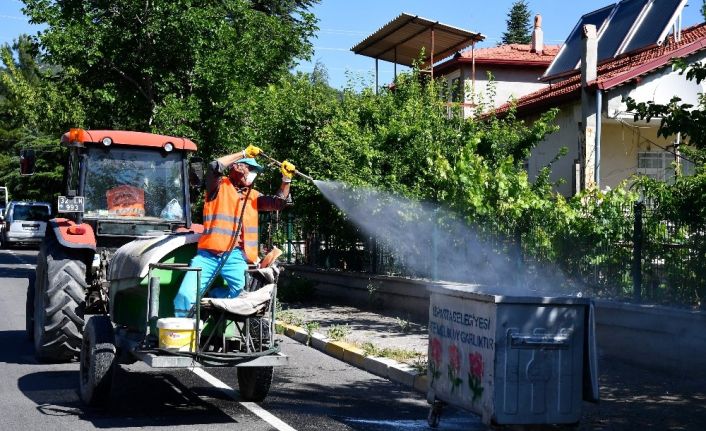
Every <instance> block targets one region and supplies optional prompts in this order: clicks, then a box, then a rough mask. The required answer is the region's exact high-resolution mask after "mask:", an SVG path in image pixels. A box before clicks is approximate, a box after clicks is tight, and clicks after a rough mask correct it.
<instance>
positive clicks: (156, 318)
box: [80, 233, 287, 405]
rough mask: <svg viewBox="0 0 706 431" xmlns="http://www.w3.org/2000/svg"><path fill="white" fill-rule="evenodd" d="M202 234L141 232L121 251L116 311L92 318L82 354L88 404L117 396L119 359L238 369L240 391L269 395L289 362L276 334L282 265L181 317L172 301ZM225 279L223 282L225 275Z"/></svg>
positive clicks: (257, 397)
mask: <svg viewBox="0 0 706 431" xmlns="http://www.w3.org/2000/svg"><path fill="white" fill-rule="evenodd" d="M198 237H199V235H198V234H196V233H177V234H164V235H157V236H154V237H149V236H145V237H143V238H138V239H136V240H134V241H132V242H131V243H129V244H126V245H125V246H123V247H121V248H120V249H118V251H117V252H116V253H115V256H114V258H113V261H112V264H111V268H110V270H109V271H108V279H109V281H110V286H111V288H110V304H111V308H110V317H108V316H105V315H96V316H90V317H89V318H88V319H87V320H86V327H85V331H84V337H83V344H82V347H81V354H80V363H81V365H80V395H81V399H82V400H83V401H84V402H86V403H87V404H89V405H104V404H106V403H108V402H109V401H110V390H111V386H112V384H113V383H112V382H113V373H114V369H115V367H116V366H117V365H118V364H129V363H134V362H136V361H138V360H139V361H143V362H144V363H146V364H147V365H149V366H151V367H153V368H187V367H201V366H202V367H231V368H235V369H236V370H237V371H236V372H237V377H238V387H239V391H240V395H241V397H242V398H243V399H245V400H248V401H262V400H263V399H264V398H265V397H266V396H267V393H268V392H269V389H270V384H271V382H272V376H273V371H274V367H277V366H282V365H286V364H287V357H286V356H285V355H283V354H281V353H280V352H279V348H278V346H277V345H276V343H275V340H274V334H275V331H274V321H275V320H274V318H275V316H274V312H275V301H276V295H277V279H278V276H279V268H278V266H277V265H276V263H274V264H272V265H270V266H268V267H267V268H261V269H258V268H254V267H253V268H252V269H249V270H248V271H247V277H246V278H247V283H246V286H245V289H244V291H243V293H241V294H240V295H239V296H238V297H236V298H231V299H216V298H200V297H199V298H197V306H195V307H194V315H193V317H189V318H174V317H169V316H173V315H174V306H173V299H174V296H175V295H176V293H177V290H178V289H179V285H180V284H181V279H182V278H183V275H184V274H185V272H187V271H195V272H196V275H197V276H196V279H197V281H196V284H197V285H200V271H201V269H200V268H197V267H190V266H188V262H189V261H190V260H191V258H192V257H193V256H194V255H195V253H196V243H197V241H198ZM218 282H222V281H220V280H219V281H218Z"/></svg>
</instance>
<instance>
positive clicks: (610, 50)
mask: <svg viewBox="0 0 706 431" xmlns="http://www.w3.org/2000/svg"><path fill="white" fill-rule="evenodd" d="M686 2H687V0H622V1H620V2H619V3H617V4H615V5H612V6H608V7H605V8H603V9H599V10H596V11H594V12H591V13H589V14H586V15H584V16H582V17H581V20H580V21H579V23H578V24H577V25H576V27H574V29H573V31H572V32H571V34H570V35H569V37H568V39H566V42H565V43H564V46H563V47H562V49H561V51H559V54H558V55H557V56H556V57H555V58H554V61H553V62H552V64H551V65H550V66H549V68H548V69H547V71H546V72H545V73H544V77H551V76H553V75H557V74H561V73H563V72H568V71H571V70H574V69H576V68H577V67H578V65H579V62H580V61H581V53H582V41H581V33H582V28H583V26H584V25H586V24H593V25H595V26H596V29H597V30H598V53H597V54H598V62H602V61H605V60H608V59H611V58H613V57H615V56H618V55H620V54H623V53H626V52H630V51H634V50H636V49H640V48H644V47H646V46H649V45H652V44H654V43H657V42H661V40H662V39H663V38H664V37H666V36H667V34H668V33H669V28H670V27H671V26H672V24H673V23H674V22H675V20H676V19H677V17H678V16H679V14H680V13H681V11H682V10H683V9H684V6H685V5H686Z"/></svg>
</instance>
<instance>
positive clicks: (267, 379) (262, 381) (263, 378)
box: [237, 367, 274, 402]
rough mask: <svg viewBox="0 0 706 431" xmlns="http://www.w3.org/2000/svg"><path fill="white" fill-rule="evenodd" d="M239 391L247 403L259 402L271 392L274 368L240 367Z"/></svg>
mask: <svg viewBox="0 0 706 431" xmlns="http://www.w3.org/2000/svg"><path fill="white" fill-rule="evenodd" d="M237 370H238V389H239V390H240V396H241V398H243V399H244V400H245V401H255V402H259V401H262V400H264V399H265V397H266V396H267V393H268V392H270V385H271V384H272V375H273V374H274V367H238V368H237Z"/></svg>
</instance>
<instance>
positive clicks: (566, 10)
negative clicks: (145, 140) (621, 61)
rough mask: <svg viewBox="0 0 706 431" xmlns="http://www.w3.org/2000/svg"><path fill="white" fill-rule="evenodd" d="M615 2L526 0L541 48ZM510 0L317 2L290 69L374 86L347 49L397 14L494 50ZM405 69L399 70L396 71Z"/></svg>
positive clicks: (10, 10)
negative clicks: (303, 52) (305, 45)
mask: <svg viewBox="0 0 706 431" xmlns="http://www.w3.org/2000/svg"><path fill="white" fill-rule="evenodd" d="M616 1H617V0H615V1H611V0H528V4H529V7H530V10H531V11H532V14H535V13H540V14H541V15H542V17H543V20H542V21H543V25H542V28H543V30H544V43H545V44H561V43H562V42H563V41H564V40H565V39H566V37H567V36H568V35H569V33H570V32H571V30H572V29H573V28H574V26H575V25H576V23H577V22H578V19H579V17H580V16H581V15H583V14H585V13H588V12H591V11H593V10H596V9H599V8H601V7H604V6H607V5H609V4H613V3H616ZM513 3H514V0H490V1H489V0H321V1H320V3H319V4H318V5H316V6H315V7H314V8H313V10H312V12H313V13H314V14H315V15H316V17H317V18H318V19H319V23H318V27H319V31H318V32H317V35H316V36H317V37H316V38H315V39H313V40H312V42H313V45H314V55H313V58H312V61H307V62H301V63H300V64H299V65H298V66H297V67H295V69H294V70H299V71H304V72H311V71H312V70H313V69H314V64H315V63H316V62H319V63H320V64H322V65H323V66H325V67H326V70H327V71H328V75H329V84H330V85H331V86H333V87H335V88H343V87H345V86H346V85H347V83H348V82H349V79H350V78H351V77H353V78H357V79H363V80H365V81H366V82H368V83H370V84H371V85H372V83H373V82H374V71H375V60H373V59H372V58H369V57H364V56H360V55H355V54H353V52H351V51H350V49H351V48H352V47H353V46H354V45H356V44H357V43H358V42H360V41H362V40H363V39H365V38H366V37H367V36H369V35H370V34H372V33H374V32H375V31H376V30H378V29H379V28H380V27H382V26H383V25H385V24H386V23H388V22H389V21H391V20H392V19H394V18H395V17H397V16H398V15H399V14H400V13H402V12H407V13H410V14H412V15H419V16H421V17H424V18H428V19H430V20H434V21H440V22H442V23H444V24H449V25H453V26H456V27H461V28H464V29H466V30H470V31H473V32H480V33H482V34H483V35H485V36H486V41H485V42H483V43H482V44H480V45H478V46H481V47H482V46H494V45H497V44H498V42H499V41H500V39H501V37H502V34H503V32H504V31H505V27H506V20H507V14H508V12H509V10H510V7H511V6H512V4H513ZM701 3H702V2H701V0H689V2H688V3H687V7H686V8H685V9H684V13H683V26H684V27H687V26H690V25H693V24H697V23H699V22H701V21H703V18H702V16H701V13H700V11H699V9H700V6H701ZM21 8H22V2H21V1H20V0H0V43H1V44H4V43H12V41H13V40H14V39H16V38H17V36H18V35H19V34H21V33H30V34H34V33H36V32H37V31H38V30H39V29H40V28H39V27H37V26H33V25H30V24H29V23H28V22H27V18H26V17H25V16H24V15H23V14H22V11H21ZM401 70H404V68H402V67H398V72H399V71H401ZM379 73H380V77H379V80H380V83H381V84H382V83H386V82H390V81H392V79H393V74H394V66H393V65H392V63H388V62H384V61H381V62H380V65H379Z"/></svg>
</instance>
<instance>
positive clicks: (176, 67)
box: [24, 0, 316, 147]
mask: <svg viewBox="0 0 706 431" xmlns="http://www.w3.org/2000/svg"><path fill="white" fill-rule="evenodd" d="M315 2H316V0H258V1H250V0H151V1H135V0H114V1H110V2H103V1H100V2H98V1H88V2H87V1H83V0H70V1H57V2H48V1H45V0H24V3H25V4H26V7H25V9H24V12H25V13H26V14H27V15H28V16H29V17H30V19H31V21H32V22H33V23H35V24H44V25H46V26H47V27H46V29H45V30H44V31H42V32H41V33H40V35H39V42H40V43H41V47H42V50H43V53H44V54H45V55H44V58H45V61H47V62H48V63H51V64H55V65H59V66H61V68H62V71H63V74H65V75H66V76H69V77H71V78H72V79H73V80H75V82H76V83H78V84H79V85H80V88H81V89H83V90H84V91H81V92H80V93H79V94H76V95H75V96H76V99H77V100H76V102H78V103H80V104H82V105H83V106H90V110H87V112H86V114H87V115H86V120H85V122H84V124H82V125H83V126H85V127H88V128H94V129H95V128H116V129H135V130H145V131H153V132H164V133H169V134H177V135H186V136H190V137H191V138H193V139H194V140H195V141H197V142H199V143H201V144H202V145H204V144H205V145H206V146H207V147H212V146H213V147H217V146H218V145H219V143H221V142H227V141H231V140H233V136H234V135H235V134H236V131H237V128H238V124H240V123H242V122H245V121H247V118H245V113H244V112H243V110H242V103H243V100H244V99H246V98H247V93H248V92H249V91H250V89H251V88H252V87H259V86H263V85H267V84H268V83H270V82H273V81H275V80H276V79H277V78H278V77H280V76H282V75H283V74H286V73H287V71H288V70H289V69H290V68H291V67H292V66H293V65H294V63H295V60H296V59H297V58H307V57H308V56H309V55H310V54H311V50H312V48H311V44H310V42H309V39H310V38H311V37H312V36H313V33H314V30H315V29H316V27H315V18H314V16H313V15H312V14H311V13H310V12H308V8H309V7H311V5H312V4H313V3H315Z"/></svg>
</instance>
